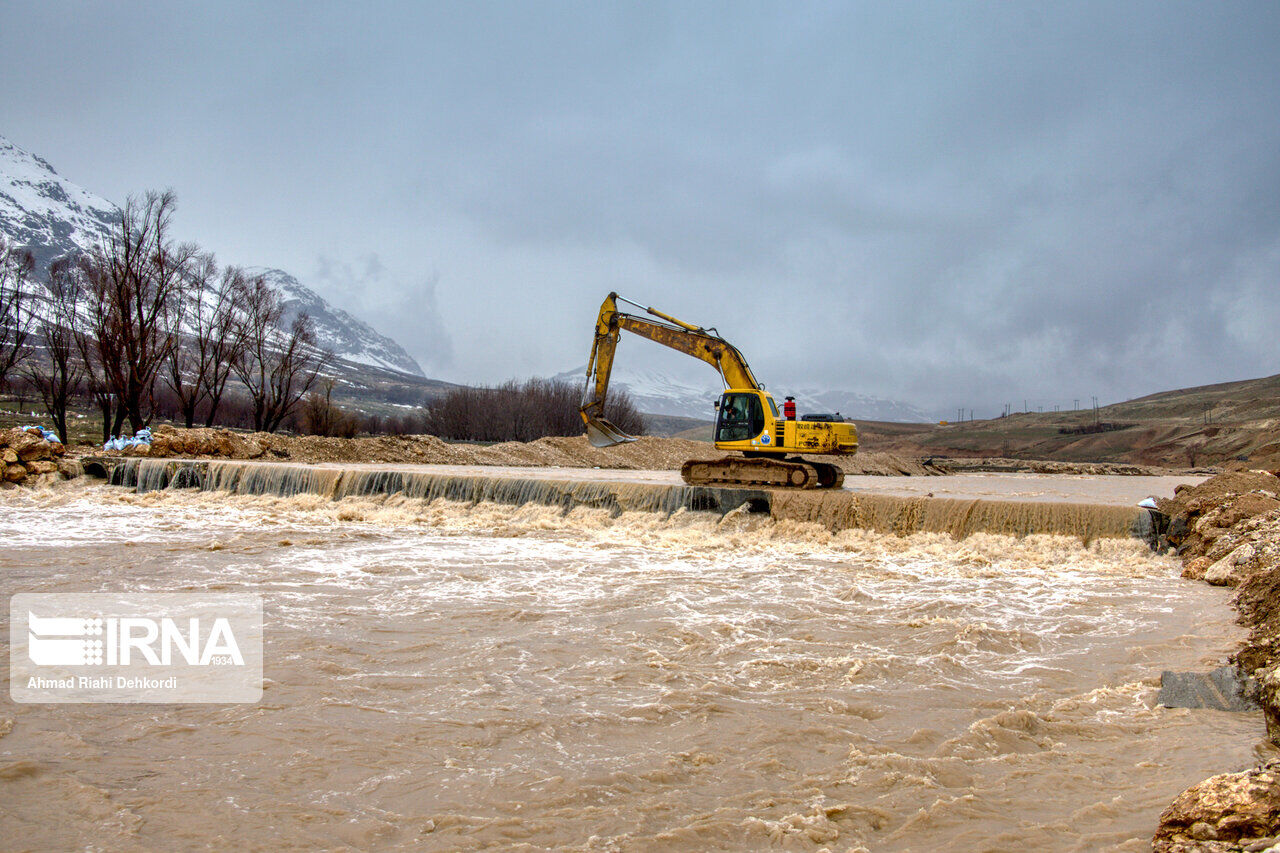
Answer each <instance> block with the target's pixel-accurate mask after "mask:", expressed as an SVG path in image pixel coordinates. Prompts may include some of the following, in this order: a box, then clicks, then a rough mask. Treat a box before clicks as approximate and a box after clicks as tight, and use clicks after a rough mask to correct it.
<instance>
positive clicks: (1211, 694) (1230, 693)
mask: <svg viewBox="0 0 1280 853" xmlns="http://www.w3.org/2000/svg"><path fill="white" fill-rule="evenodd" d="M1256 696H1257V685H1256V683H1255V682H1254V680H1253V679H1252V678H1246V677H1244V676H1243V675H1241V673H1240V670H1239V669H1237V668H1236V667H1234V666H1220V667H1218V668H1217V669H1215V670H1214V671H1213V672H1170V671H1168V670H1166V671H1165V672H1162V673H1160V696H1159V697H1158V698H1157V700H1156V701H1157V702H1158V703H1159V704H1161V705H1163V706H1165V707H1166V708H1211V709H1213V710H1215V711H1256V710H1258V709H1259V707H1261V706H1259V705H1258V702H1257V699H1256V698H1255V697H1256Z"/></svg>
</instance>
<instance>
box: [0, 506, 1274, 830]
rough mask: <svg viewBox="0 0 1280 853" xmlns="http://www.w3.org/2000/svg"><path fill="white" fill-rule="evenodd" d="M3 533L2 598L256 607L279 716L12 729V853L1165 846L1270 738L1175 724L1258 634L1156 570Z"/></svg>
mask: <svg viewBox="0 0 1280 853" xmlns="http://www.w3.org/2000/svg"><path fill="white" fill-rule="evenodd" d="M0 505H2V506H3V512H0V577H3V578H4V590H5V592H6V593H9V594H12V593H16V592H55V591H57V592H63V591H86V592H92V591H123V590H139V591H185V590H234V591H239V590H249V591H256V592H259V593H261V594H262V595H263V596H264V599H265V603H266V626H265V638H266V676H267V680H266V690H265V693H264V697H263V699H262V701H261V702H260V703H259V704H256V705H226V706H194V705H186V706H164V705H114V706H111V705H57V706H53V705H17V704H13V703H9V702H6V704H5V705H4V706H3V707H2V708H0V802H3V807H2V808H0V833H2V834H0V838H3V839H4V846H5V847H18V848H37V849H45V848H55V849H66V848H102V849H118V848H126V849H127V848H131V847H150V848H155V847H160V848H175V847H196V846H199V847H204V846H210V847H217V848H225V847H239V848H246V849H280V848H297V847H323V848H329V849H334V848H344V847H351V848H371V847H372V848H421V849H431V850H470V849H527V850H536V849H546V848H555V849H574V850H657V849H662V850H707V849H718V850H763V849H785V850H815V849H820V848H824V847H825V848H827V849H830V850H833V851H836V850H839V851H846V850H854V849H858V848H866V849H869V850H1024V849H1044V850H1072V849H1088V850H1093V849H1114V848H1120V849H1133V850H1141V849H1146V846H1147V843H1148V842H1147V840H1146V839H1148V838H1149V837H1150V834H1151V831H1152V829H1153V827H1154V822H1155V818H1156V816H1157V815H1158V813H1159V811H1160V809H1161V808H1162V807H1163V806H1164V805H1165V804H1166V803H1167V802H1168V801H1169V800H1170V799H1171V798H1172V797H1173V796H1174V795H1175V794H1176V793H1177V792H1178V791H1180V790H1181V789H1182V788H1184V787H1186V786H1187V785H1189V784H1191V783H1193V782H1195V781H1198V780H1199V779H1201V778H1203V777H1204V776H1206V775H1209V774H1211V773H1214V772H1219V771H1221V770H1224V769H1229V768H1237V767H1242V766H1245V765H1247V764H1249V763H1250V762H1252V761H1253V760H1254V758H1255V756H1254V755H1253V753H1252V750H1251V744H1252V743H1254V742H1255V741H1257V740H1258V739H1259V738H1260V736H1261V734H1262V731H1261V721H1260V720H1259V719H1258V718H1257V716H1256V715H1233V714H1226V713H1219V712H1212V711H1187V710H1166V709H1160V708H1156V707H1154V699H1155V691H1156V688H1155V678H1156V676H1158V673H1159V671H1160V670H1161V669H1165V668H1169V669H1191V668H1196V667H1200V666H1208V665H1209V664H1211V663H1215V662H1217V661H1219V660H1220V659H1221V657H1222V656H1223V655H1224V653H1225V652H1226V651H1227V650H1228V649H1229V648H1230V646H1231V644H1232V642H1233V641H1234V639H1235V638H1236V637H1237V636H1238V633H1237V629H1236V628H1234V627H1233V626H1232V624H1231V613H1230V610H1229V608H1228V607H1227V604H1226V599H1227V596H1226V594H1225V593H1224V592H1223V591H1221V590H1215V589H1213V588H1210V587H1207V586H1204V585H1201V584H1195V583H1191V582H1187V581H1182V580H1180V579H1179V578H1178V577H1177V569H1176V567H1175V565H1174V564H1173V563H1172V562H1171V561H1169V560H1166V559H1162V558H1156V557H1153V556H1151V555H1150V554H1149V553H1147V552H1146V551H1145V548H1144V546H1142V545H1141V543H1138V542H1129V541H1124V540H1102V541H1099V542H1096V543H1095V544H1093V545H1092V546H1090V547H1088V548H1085V547H1083V546H1082V545H1081V544H1080V542H1079V539H1078V538H1076V539H1072V538H1066V537H1028V538H1026V539H1013V538H1006V537H998V536H990V535H981V534H979V535H975V536H971V537H969V538H967V539H964V540H962V541H960V542H956V541H953V540H952V539H951V538H950V537H949V536H946V535H939V534H916V535H914V536H911V537H908V538H898V537H894V536H892V535H884V534H875V533H867V532H859V531H854V530H843V531H840V532H838V533H834V534H833V533H831V532H829V531H828V529H826V528H825V527H823V526H821V525H818V524H807V523H802V522H799V521H788V520H777V519H771V518H768V517H764V516H760V515H747V514H740V513H732V514H730V515H729V516H727V517H726V518H724V519H723V520H722V519H720V518H719V517H717V516H712V515H708V514H701V513H689V512H678V513H676V514H675V515H672V516H670V517H667V516H666V515H663V514H659V513H645V512H628V513H623V514H621V515H619V516H616V517H614V516H612V515H611V513H610V512H608V511H606V510H593V509H576V510H572V511H570V512H568V513H565V512H563V511H562V510H560V509H559V508H553V507H547V506H535V505H529V506H524V507H512V506H500V505H495V504H479V505H474V506H472V505H468V504H460V503H451V502H448V501H445V500H435V501H433V502H429V503H428V502H424V501H420V500H413V499H409V498H405V497H403V496H393V497H389V498H387V497H381V498H347V499H344V500H341V501H336V502H331V501H329V500H328V499H327V498H323V497H317V496H311V495H298V496H294V497H290V498H278V497H271V498H267V497H248V496H228V495H221V494H217V493H209V492H189V491H188V492H158V493H151V494H144V495H137V494H132V493H128V492H125V491H124V490H121V489H117V488H112V487H106V486H94V487H83V486H82V487H77V488H70V489H67V490H65V491H60V492H49V493H30V492H7V493H4V494H3V495H0ZM6 613H7V609H6ZM6 633H7V632H6ZM6 639H7V636H6ZM3 659H4V661H5V663H4V666H5V672H6V676H7V661H8V657H7V649H5V650H4V656H3Z"/></svg>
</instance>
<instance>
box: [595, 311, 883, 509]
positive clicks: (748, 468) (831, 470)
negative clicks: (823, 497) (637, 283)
mask: <svg viewBox="0 0 1280 853" xmlns="http://www.w3.org/2000/svg"><path fill="white" fill-rule="evenodd" d="M619 301H621V302H626V303H628V304H630V305H633V306H635V307H636V308H639V309H641V310H642V311H644V312H645V313H646V314H648V315H650V317H656V318H658V319H656V320H654V319H649V317H641V316H639V315H637V314H630V313H626V312H623V311H619V310H618V302H619ZM623 330H626V331H628V332H631V333H632V334H635V335H639V336H640V337H643V338H648V339H649V340H651V341H654V342H655V343H659V344H662V345H663V346H666V347H670V348H671V349H674V350H678V351H680V352H683V353H685V354H687V355H690V356H693V357H694V358H697V359H700V360H702V361H705V362H707V363H708V364H710V365H711V366H712V367H715V368H716V370H717V372H718V373H719V374H720V378H721V380H722V381H723V382H724V387H725V391H724V394H723V395H721V397H720V399H719V401H717V403H716V424H715V435H714V440H715V446H716V447H717V448H718V449H720V450H728V451H738V452H740V453H741V454H742V455H741V456H725V457H723V458H721V459H717V460H691V461H689V462H686V463H685V464H684V466H683V467H682V468H681V472H680V473H681V476H682V477H683V478H684V480H685V482H686V483H690V484H692V485H726V486H768V487H773V488H792V489H832V488H836V489H838V488H840V486H841V484H842V483H843V482H844V472H843V471H842V470H841V469H840V468H839V467H838V466H836V465H834V464H832V463H830V462H816V461H812V460H807V459H803V458H800V457H799V456H792V455H790V454H800V453H805V454H810V455H818V456H823V455H827V456H847V455H851V454H853V453H856V452H857V449H858V433H857V429H856V428H855V427H854V425H853V424H851V423H847V422H845V421H843V420H841V419H830V420H800V421H797V420H796V419H795V416H794V412H793V409H794V407H793V406H792V407H790V408H789V411H788V415H787V416H785V417H784V416H782V415H780V414H779V413H778V407H777V404H776V403H774V401H773V397H771V396H770V395H769V394H768V393H767V392H766V391H765V390H764V387H763V386H761V385H760V383H758V382H757V381H756V377H755V374H753V373H752V372H751V368H750V366H748V364H747V360H746V358H745V357H744V356H743V355H742V353H741V352H740V351H739V350H738V348H737V347H735V346H734V345H733V344H731V343H729V342H728V341H726V340H725V339H724V338H722V337H720V334H719V333H718V332H717V331H716V330H715V329H707V328H703V327H701V326H695V325H693V324H692V323H686V322H684V321H683V320H678V319H676V318H675V317H672V316H671V315H670V314H665V313H663V312H661V311H658V310H656V309H654V308H646V307H644V306H642V305H640V304H639V303H635V302H631V301H630V300H628V299H623V298H622V297H620V296H618V294H616V293H610V294H609V295H608V296H607V297H606V298H605V300H604V303H603V304H601V306H600V314H599V316H598V317H597V319H596V330H595V337H594V338H593V339H592V342H591V357H590V359H589V360H588V361H587V385H586V390H585V392H584V394H583V401H582V407H581V409H580V412H581V415H582V422H583V423H584V424H585V425H586V428H587V439H588V440H589V441H590V442H591V444H592V445H593V446H595V447H611V446H613V445H616V444H622V443H624V442H628V441H635V439H634V438H633V437H632V436H629V435H627V434H626V433H625V432H623V431H622V430H620V429H618V427H617V426H615V425H614V424H612V423H610V422H609V420H608V418H606V417H605V410H604V405H605V398H606V397H607V395H608V392H609V377H610V375H611V374H612V372H613V360H614V355H615V353H616V351H617V347H618V339H619V337H620V336H621V333H622V331H623Z"/></svg>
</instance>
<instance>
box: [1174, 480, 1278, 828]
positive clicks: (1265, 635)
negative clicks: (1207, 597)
mask: <svg viewBox="0 0 1280 853" xmlns="http://www.w3.org/2000/svg"><path fill="white" fill-rule="evenodd" d="M1160 509H1161V511H1162V512H1164V513H1165V514H1167V515H1168V516H1169V518H1170V523H1169V530H1168V533H1167V538H1168V541H1169V544H1170V545H1171V546H1173V547H1175V548H1177V549H1178V553H1179V555H1180V556H1181V557H1182V559H1183V571H1182V574H1183V577H1187V578H1193V579H1200V580H1204V581H1206V582H1208V583H1212V584H1217V585H1220V586H1230V587H1235V588H1236V589H1237V590H1238V591H1237V593H1236V596H1235V598H1234V599H1233V604H1234V605H1235V607H1236V610H1237V611H1238V613H1239V617H1240V622H1241V623H1242V624H1243V625H1245V626H1247V627H1248V628H1249V630H1250V633H1249V637H1248V639H1247V640H1246V641H1245V643H1244V645H1243V646H1242V647H1241V648H1240V649H1239V650H1238V651H1237V652H1236V653H1235V655H1233V660H1234V662H1235V663H1236V664H1237V665H1238V666H1239V667H1240V668H1241V669H1242V670H1243V671H1244V672H1245V673H1247V674H1250V675H1252V676H1253V677H1254V678H1255V679H1256V681H1257V683H1258V686H1259V700H1260V702H1261V703H1262V706H1263V712H1264V714H1265V716H1266V721H1267V737H1268V739H1269V740H1270V741H1271V742H1272V743H1273V744H1276V745H1280V477H1277V476H1275V474H1272V473H1267V472H1265V471H1246V472H1231V473H1226V474H1221V475H1219V476H1217V477H1214V478H1212V479H1210V480H1206V481H1205V482H1203V483H1201V484H1200V485H1198V486H1194V487H1186V486H1180V487H1179V488H1178V489H1177V491H1176V493H1175V496H1174V497H1173V498H1172V499H1169V500H1165V501H1161V502H1160ZM1276 845H1280V769H1278V768H1277V767H1275V766H1268V767H1263V768H1257V769H1254V770H1247V771H1244V772H1241V773H1224V774H1221V775H1219V776H1213V777H1211V778H1209V779H1206V780H1205V781H1203V782H1201V783H1200V784H1198V785H1195V786H1193V787H1191V788H1189V789H1188V790H1186V791H1184V792H1183V793H1182V794H1181V795H1180V796H1179V797H1178V798H1177V799H1176V800H1175V801H1174V802H1173V803H1172V804H1171V805H1170V806H1169V808H1168V809H1166V810H1165V812H1164V814H1162V815H1161V816H1160V826H1159V828H1158V829H1157V831H1156V836H1155V839H1154V845H1153V849H1154V850H1156V851H1159V853H1172V851H1187V850H1221V851H1226V850H1250V851H1253V850H1266V849H1271V848H1272V847H1274V846H1276Z"/></svg>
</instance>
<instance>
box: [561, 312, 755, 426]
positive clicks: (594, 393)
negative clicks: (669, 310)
mask: <svg viewBox="0 0 1280 853" xmlns="http://www.w3.org/2000/svg"><path fill="white" fill-rule="evenodd" d="M619 301H621V302H625V303H628V304H630V305H634V306H635V307H637V308H640V309H641V310H643V311H644V312H645V313H646V314H649V315H651V316H653V317H657V318H658V320H650V319H648V318H647V317H641V316H639V315H637V314H628V313H625V312H623V311H619V310H618V302H619ZM624 329H625V330H626V331H628V332H631V333H633V334H636V335H639V336H640V337H642V338H648V339H649V340H651V341H656V342H657V343H660V344H662V345H663V346H666V347H670V348H671V349H673V350H678V351H679V352H682V353H685V354H686V355H691V356H693V357H694V358H698V359H701V360H702V361H705V362H707V363H708V364H710V365H711V366H712V367H714V368H716V370H717V371H718V372H719V373H720V377H721V379H723V380H724V387H725V388H737V389H748V390H759V388H760V385H759V383H758V382H756V377H755V375H754V374H753V373H752V372H751V368H750V366H748V365H747V360H746V358H744V357H743V355H742V353H741V352H739V351H738V348H737V347H735V346H734V345H733V344H731V343H729V342H728V341H726V340H725V339H724V338H722V337H720V335H719V333H718V332H716V330H715V329H704V328H702V327H701V326H695V325H693V324H692V323H686V322H684V321H683V320H677V319H676V318H675V317H672V316H671V315H670V314H664V313H663V312H661V311H658V310H656V309H654V308H645V307H644V306H642V305H639V304H637V303H635V302H631V301H630V300H629V299H624V298H623V297H621V296H619V295H618V294H616V293H610V294H609V295H608V297H606V298H605V300H604V302H603V304H601V306H600V315H599V317H597V319H596V334H595V338H594V339H593V340H592V342H591V358H590V359H588V361H587V387H586V391H585V393H584V394H583V400H582V408H581V409H580V410H579V411H580V412H581V413H582V421H583V423H585V424H586V426H587V438H588V439H589V440H590V441H591V443H592V445H594V446H596V447H610V446H612V445H615V444H622V443H623V442H627V441H635V439H634V438H633V437H631V436H629V435H627V434H626V433H625V432H623V431H622V430H620V429H618V428H617V427H616V426H614V425H613V424H612V423H610V422H609V420H608V419H607V418H605V416H604V402H605V398H606V396H607V395H608V393H609V376H610V374H611V373H612V372H613V357H614V354H615V352H616V351H617V348H618V338H619V337H621V334H622V331H623V330H624Z"/></svg>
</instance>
